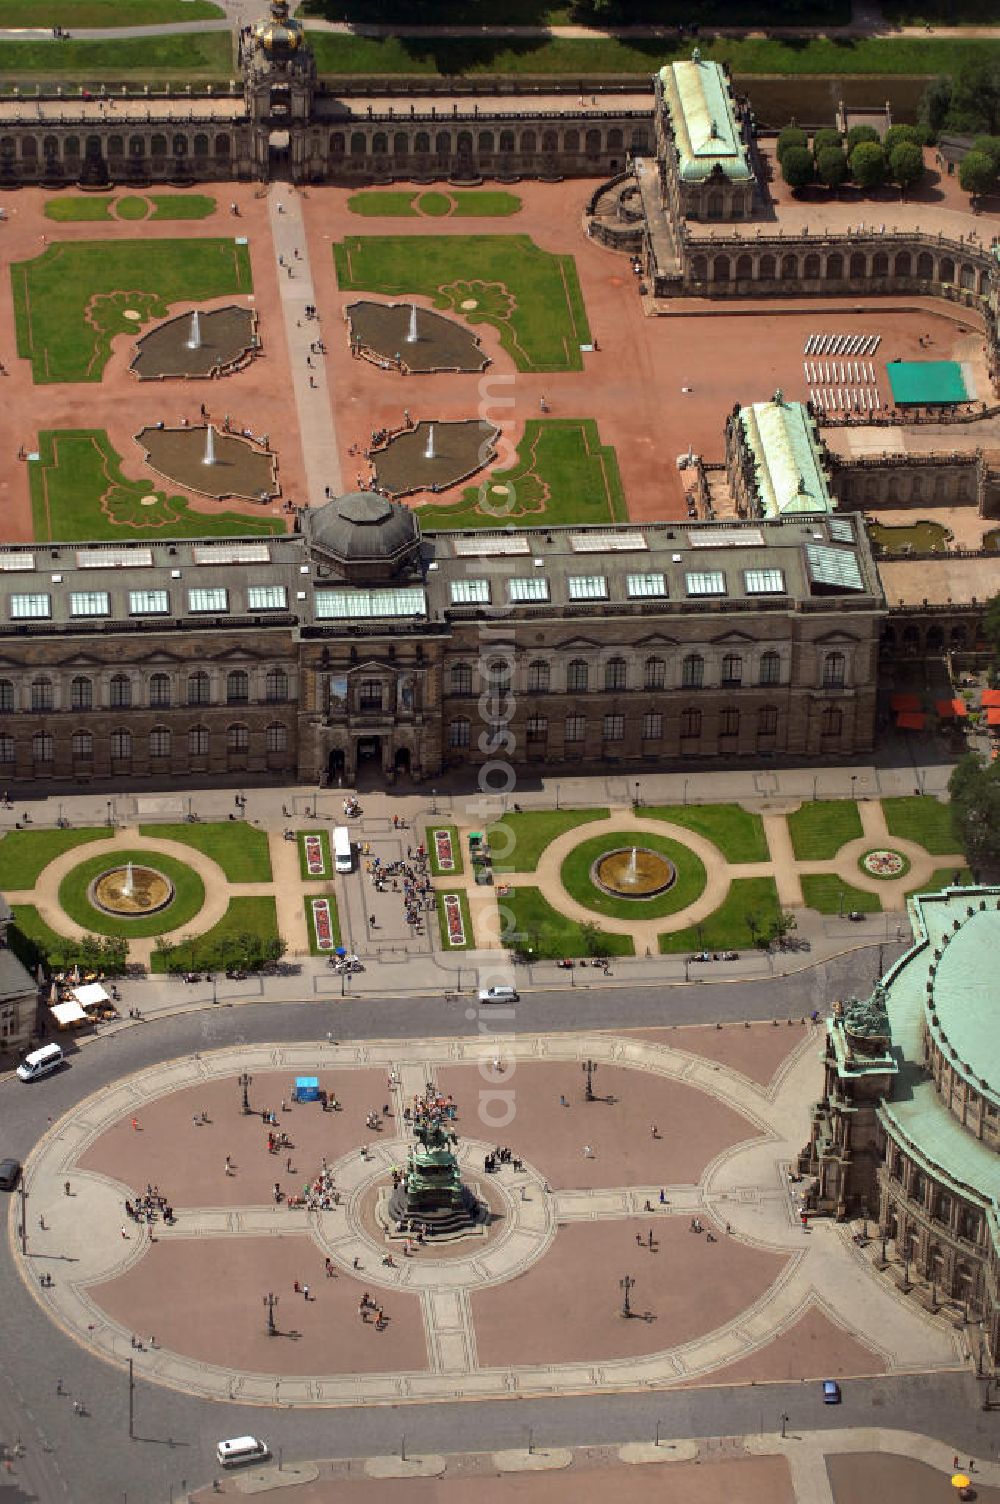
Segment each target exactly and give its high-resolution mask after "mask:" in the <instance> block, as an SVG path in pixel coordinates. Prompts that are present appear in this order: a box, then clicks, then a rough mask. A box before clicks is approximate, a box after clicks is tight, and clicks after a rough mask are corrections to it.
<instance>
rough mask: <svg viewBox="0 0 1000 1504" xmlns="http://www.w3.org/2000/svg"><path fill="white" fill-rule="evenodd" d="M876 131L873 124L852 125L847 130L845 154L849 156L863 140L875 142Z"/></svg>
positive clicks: (876, 137)
mask: <svg viewBox="0 0 1000 1504" xmlns="http://www.w3.org/2000/svg"><path fill="white" fill-rule="evenodd" d="M878 138H879V137H878V131H877V130H876V129H875V127H874V126H873V125H852V126H851V128H850V130H849V131H848V132H847V155H848V156H850V155H851V153H852V152H853V151H854V148H855V147H856V146H860V145H861V144H862V143H863V142H868V141H871V142H877V141H878Z"/></svg>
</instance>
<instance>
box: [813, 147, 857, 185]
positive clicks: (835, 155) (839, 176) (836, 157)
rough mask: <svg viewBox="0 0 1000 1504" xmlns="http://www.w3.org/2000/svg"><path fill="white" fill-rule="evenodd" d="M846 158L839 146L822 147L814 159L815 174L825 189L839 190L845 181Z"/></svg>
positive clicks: (846, 173) (846, 172)
mask: <svg viewBox="0 0 1000 1504" xmlns="http://www.w3.org/2000/svg"><path fill="white" fill-rule="evenodd" d="M848 171H849V169H848V166H847V158H846V157H845V155H844V149H843V147H841V146H824V147H823V149H822V151H821V152H820V153H819V155H818V156H817V158H816V173H817V176H818V177H819V180H820V182H821V183H825V184H826V186H827V188H839V187H840V185H841V183H845V182H846V181H847V175H848Z"/></svg>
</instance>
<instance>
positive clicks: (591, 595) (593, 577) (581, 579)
mask: <svg viewBox="0 0 1000 1504" xmlns="http://www.w3.org/2000/svg"><path fill="white" fill-rule="evenodd" d="M566 584H567V587H568V589H569V598H570V600H571V601H606V600H607V598H608V578H607V575H603V574H571V575H570V577H569V579H568V580H567V581H566Z"/></svg>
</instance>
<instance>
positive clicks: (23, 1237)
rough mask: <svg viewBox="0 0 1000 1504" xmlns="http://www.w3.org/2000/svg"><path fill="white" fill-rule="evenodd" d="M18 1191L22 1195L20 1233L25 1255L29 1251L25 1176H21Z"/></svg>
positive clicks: (22, 1249) (22, 1251) (22, 1250)
mask: <svg viewBox="0 0 1000 1504" xmlns="http://www.w3.org/2000/svg"><path fill="white" fill-rule="evenodd" d="M18 1190H19V1192H20V1194H21V1227H20V1233H21V1253H22V1255H23V1254H26V1253H27V1251H28V1192H27V1191H26V1190H25V1186H24V1175H23V1174H22V1176H21V1183H20V1185H19V1186H18Z"/></svg>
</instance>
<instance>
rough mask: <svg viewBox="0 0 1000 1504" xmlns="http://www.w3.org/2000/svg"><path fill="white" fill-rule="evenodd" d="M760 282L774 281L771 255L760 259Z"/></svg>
mask: <svg viewBox="0 0 1000 1504" xmlns="http://www.w3.org/2000/svg"><path fill="white" fill-rule="evenodd" d="M760 280H761V281H762V282H773V281H774V257H773V256H771V255H767V256H761V258H760Z"/></svg>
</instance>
